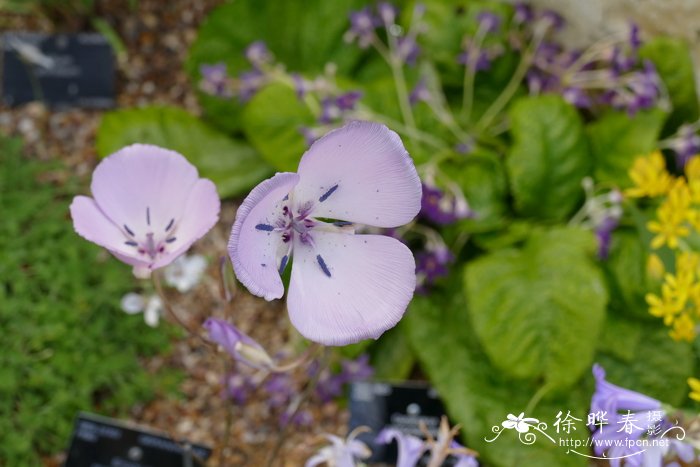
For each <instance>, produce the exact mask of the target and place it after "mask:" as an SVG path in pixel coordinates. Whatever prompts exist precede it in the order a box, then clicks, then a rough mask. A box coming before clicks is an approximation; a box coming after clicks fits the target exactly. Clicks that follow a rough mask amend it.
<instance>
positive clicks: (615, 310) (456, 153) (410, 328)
mask: <svg viewBox="0 0 700 467" xmlns="http://www.w3.org/2000/svg"><path fill="white" fill-rule="evenodd" d="M560 13H569V16H571V12H570V11H567V10H564V11H553V10H543V9H537V8H533V7H531V6H530V5H527V4H520V3H518V4H515V5H511V4H506V3H503V2H498V1H489V0H475V1H460V0H451V1H447V2H443V1H437V0H429V1H426V2H423V3H417V2H411V1H405V2H398V3H397V4H395V5H390V4H387V3H376V4H374V3H373V4H368V3H367V2H365V1H364V0H339V1H336V2H327V1H323V0H306V1H305V2H296V1H288V2H272V1H266V2H260V1H256V0H236V1H235V2H231V3H224V4H222V5H220V6H218V7H217V8H215V9H213V10H212V11H211V12H210V14H209V15H208V16H207V17H206V19H205V20H204V22H203V23H202V25H201V27H200V29H199V31H198V33H197V37H196V40H195V41H194V43H193V45H192V47H191V48H190V49H189V53H188V57H187V60H186V62H185V65H184V66H185V69H186V71H187V74H188V76H189V78H190V81H191V85H192V86H193V87H195V88H196V89H197V98H198V103H199V107H200V108H201V118H200V117H197V116H195V115H193V114H192V113H190V112H188V111H185V110H183V109H180V108H178V107H174V106H164V105H157V106H138V107H134V108H126V109H118V110H115V111H113V112H110V113H108V114H106V115H105V116H104V117H103V119H102V122H101V124H100V127H99V129H98V130H97V136H96V138H97V141H96V147H97V152H98V154H99V156H100V157H104V156H106V155H108V154H110V153H111V152H113V151H114V150H116V149H118V148H120V147H122V146H124V145H126V144H130V143H134V142H142V143H152V144H158V145H162V146H166V147H169V148H172V149H175V150H177V151H179V152H181V153H182V154H184V155H186V156H187V157H188V159H189V160H190V161H191V162H192V163H194V164H195V165H197V167H198V168H199V170H200V173H201V175H202V176H204V177H208V178H211V179H212V180H214V182H215V183H216V184H217V187H218V189H219V194H220V195H221V196H222V197H225V198H233V199H234V200H235V199H237V198H239V197H241V196H243V195H244V194H245V193H246V192H247V190H248V189H250V188H251V187H252V186H254V185H255V184H256V183H258V182H259V181H260V180H262V179H264V178H265V177H267V176H269V175H270V174H272V173H273V172H275V171H285V170H290V169H291V170H293V169H294V168H295V167H296V165H297V163H298V159H299V157H300V156H301V154H302V153H303V152H304V150H305V149H306V148H307V147H308V145H309V144H311V143H312V142H313V140H315V139H316V138H318V137H319V136H321V135H322V134H323V133H325V132H326V131H328V130H329V129H331V128H334V127H337V126H340V125H341V124H342V123H343V122H344V121H346V120H351V119H358V118H359V119H370V120H376V121H380V122H383V123H385V124H387V125H388V126H389V127H390V128H392V129H394V130H395V131H397V132H398V133H399V134H400V135H401V136H402V138H403V140H404V142H405V144H406V146H407V148H408V149H409V152H410V153H411V155H412V157H413V159H414V160H415V162H416V165H417V166H418V170H419V173H420V175H421V178H422V180H423V184H424V186H423V201H422V210H421V214H420V216H419V219H417V220H416V222H414V223H413V224H412V225H410V226H408V227H407V228H404V229H401V230H398V231H387V232H385V233H386V234H388V235H393V236H396V237H398V238H401V239H402V240H403V241H405V242H406V243H407V244H408V245H409V246H410V247H411V248H412V249H413V250H414V252H415V254H416V262H417V268H418V270H417V273H418V279H419V283H418V286H419V287H418V290H417V291H418V292H419V294H418V295H417V296H416V297H415V299H414V301H413V303H412V304H411V306H410V308H409V311H408V313H407V315H406V317H405V319H404V320H403V321H402V322H401V323H400V324H399V325H398V326H397V327H396V328H395V329H393V330H391V331H389V332H388V333H386V334H385V335H384V336H382V338H381V339H379V340H378V341H376V342H365V343H362V344H359V345H356V346H352V347H350V348H345V349H339V350H338V351H337V352H338V355H336V357H335V358H336V361H341V360H342V359H348V360H347V361H352V360H353V359H356V358H358V356H360V355H363V354H366V355H368V356H369V357H368V358H369V364H370V365H371V367H373V369H374V376H375V377H376V378H378V379H390V380H403V379H406V378H414V377H417V378H425V379H428V380H430V382H431V383H432V384H433V385H434V386H435V387H436V388H437V390H438V392H439V393H440V395H441V397H442V398H443V399H444V401H445V403H446V405H447V409H448V412H449V414H450V416H451V417H452V419H453V421H455V422H457V423H461V424H462V426H463V431H462V435H463V437H464V441H465V444H466V446H468V447H470V448H473V449H475V450H477V451H479V453H480V457H479V460H480V461H481V462H483V463H485V464H487V465H516V464H517V465H538V466H539V465H572V466H573V465H584V464H585V460H584V459H583V458H579V457H576V456H571V455H566V454H565V450H562V449H560V448H552V447H551V446H548V445H544V444H535V445H533V446H523V445H522V444H521V443H520V442H519V441H518V440H517V438H516V437H515V436H510V435H511V434H512V433H511V434H506V435H504V437H503V439H502V440H499V443H496V444H490V443H487V442H485V441H484V437H485V436H487V435H488V434H490V432H491V431H490V430H491V426H493V425H495V424H498V423H500V422H501V421H502V419H504V418H505V416H506V414H508V413H519V412H521V411H523V410H527V412H528V413H527V415H528V416H535V417H538V418H540V419H542V420H547V421H552V420H553V419H554V416H555V414H556V413H557V412H558V411H559V410H562V409H563V408H564V409H566V410H570V411H571V412H572V413H575V414H576V415H577V416H578V417H579V418H584V419H585V417H582V415H583V414H585V413H587V410H588V406H589V402H590V398H591V394H592V393H593V389H594V378H592V376H591V373H590V368H591V366H592V365H593V363H594V362H598V363H600V364H601V365H602V366H603V367H604V368H605V369H606V371H607V378H608V379H609V380H610V381H612V382H614V383H615V384H618V385H620V386H623V387H626V388H631V389H633V390H635V391H639V392H640V393H644V394H647V395H649V396H650V397H654V398H657V399H659V400H660V401H661V402H663V403H664V404H668V405H674V406H676V407H678V408H679V409H681V410H686V411H691V413H692V411H694V412H697V409H698V405H697V402H694V401H693V400H692V399H691V398H689V397H688V386H687V384H686V380H687V378H688V377H690V376H693V375H697V373H698V361H699V360H698V358H699V355H700V346H699V345H698V342H699V341H698V339H697V337H696V333H695V323H694V320H695V319H697V312H696V311H695V309H694V308H692V307H691V305H690V301H688V302H687V303H684V305H687V306H686V307H685V308H683V307H681V308H668V307H665V308H663V307H662V308H659V307H656V308H655V303H657V302H658V303H660V304H661V305H665V303H664V302H663V300H664V297H665V296H664V293H665V292H663V290H664V289H663V287H664V286H662V283H664V282H666V283H667V285H666V286H665V287H666V289H668V288H669V287H671V286H673V284H678V283H681V284H682V285H684V286H687V287H691V286H694V285H695V281H696V279H697V277H698V276H697V273H698V271H697V261H696V259H693V258H694V256H692V255H695V253H694V252H695V251H696V250H697V248H698V245H696V244H695V243H694V242H693V241H692V240H693V237H694V236H695V231H694V228H695V227H694V225H695V224H696V223H697V219H696V218H695V217H696V216H695V215H694V214H693V215H691V213H692V212H694V211H693V210H690V208H689V206H690V204H688V201H687V199H688V196H690V199H691V203H696V202H697V200H693V198H692V192H693V189H694V188H693V186H694V181H695V180H694V177H695V176H696V175H695V172H694V171H693V170H694V167H696V165H697V162H696V160H697V159H695V154H696V153H697V152H698V150H699V149H700V140H699V138H698V135H697V130H698V126H697V123H695V122H696V121H697V119H698V99H697V93H696V89H695V85H694V82H695V79H694V72H693V70H694V66H693V61H692V54H693V53H695V52H696V51H695V50H694V49H691V48H689V46H688V43H687V42H686V41H685V40H683V39H679V38H673V37H654V36H652V35H650V34H649V28H648V27H642V28H641V29H639V28H637V27H636V26H635V25H633V24H625V25H624V27H618V28H616V29H615V30H614V31H611V32H610V33H609V34H605V36H604V37H596V38H595V40H594V41H592V42H589V43H587V44H585V46H581V47H578V48H577V47H575V46H574V47H572V46H571V45H570V44H568V43H564V42H562V37H565V36H566V34H567V31H568V28H569V25H568V23H567V22H566V21H565V19H564V16H563V15H562V14H560ZM606 32H608V30H606ZM657 150H660V151H661V152H655V151H657ZM640 156H641V157H640ZM691 172H692V175H691ZM683 173H685V174H686V175H685V177H683V176H682V174H683ZM68 189H69V190H70V188H68ZM674 190H675V191H674ZM686 191H689V192H690V193H691V195H688V194H687V193H686ZM672 193H673V194H672ZM637 198H641V199H637ZM664 203H666V204H669V203H673V206H671V207H669V208H666V209H665V210H664V208H663V205H664ZM684 203H685V204H684ZM679 204H681V205H683V206H685V208H687V209H685V208H684V209H680V210H679V209H678V206H677V205H679ZM657 209H659V210H660V211H659V213H658V219H657V218H656V217H657V214H656V213H657ZM662 211H663V212H666V214H663V216H665V217H662ZM681 214H682V215H681ZM650 222H655V223H654V224H650ZM64 227H65V226H64ZM671 227H672V228H671ZM659 235H660V236H661V239H662V240H663V241H662V240H654V237H658V236H659ZM673 238H676V239H677V242H676V241H674V240H672V239H673ZM681 240H682V241H681ZM77 241H78V240H77V239H76V242H77ZM660 242H662V243H663V245H665V246H663V247H662V248H660V249H659V248H655V247H656V246H660ZM674 245H675V246H674ZM85 248H87V246H85ZM686 249H687V250H688V252H685V250H686ZM679 250H683V251H684V253H683V255H684V256H676V254H675V253H674V252H675V251H679ZM112 266H113V265H112ZM681 266H682V267H681ZM686 266H687V267H686ZM110 267H111V266H110ZM115 267H116V266H115ZM683 268H686V269H687V268H690V269H691V270H693V271H694V272H693V274H694V275H693V274H684V273H683V271H684V270H685V269H683ZM664 272H668V273H669V274H670V276H666V277H664ZM680 276H683V277H682V278H681V277H680ZM681 279H682V280H681ZM94 280H96V281H100V283H101V280H100V279H94ZM672 282H673V284H672ZM112 285H113V284H112ZM124 292H126V285H125V290H123V291H122V290H120V291H119V293H118V294H117V292H116V291H115V295H114V296H112V295H110V299H112V298H113V299H114V300H115V301H116V302H118V300H119V298H120V297H121V296H122V295H123V293H124ZM684 292H686V291H685V290H684ZM695 292H697V291H695V289H693V293H695ZM659 293H660V294H661V296H660V298H659V296H658V294H659ZM647 294H652V295H647ZM669 296H670V295H669ZM652 297H654V298H652ZM692 300H695V297H694V295H693V296H692ZM647 301H649V302H650V303H649V304H648V303H647ZM650 304H651V305H652V309H651V313H650V309H649V305H650ZM693 304H695V302H694V301H693ZM673 305H674V306H677V303H674V304H673ZM655 316H656V317H655ZM658 317H664V318H665V320H666V321H667V322H666V324H668V325H671V326H672V333H673V334H672V335H673V336H674V337H675V338H677V339H673V338H671V337H670V336H669V330H668V329H667V328H666V327H665V326H663V325H662V323H661V322H660V321H659V320H658ZM667 317H670V318H668V319H667ZM689 320H690V322H689ZM139 324H140V323H139ZM149 332H150V330H149ZM116 340H118V339H117V338H116V337H115V341H116ZM339 374H342V371H341V373H339ZM248 377H249V375H246V374H245V373H242V372H233V373H227V374H226V375H225V378H224V375H222V379H225V381H226V383H225V385H224V387H225V390H226V394H227V400H228V401H230V402H231V403H232V404H234V405H235V404H240V403H241V402H240V401H245V400H248V398H249V397H250V395H249V394H248V392H247V391H248V390H249V388H250V385H249V381H248V380H247V378H248ZM328 377H329V381H330V383H329V387H331V388H332V391H331V392H334V393H336V394H337V393H339V390H338V388H337V386H342V384H338V381H337V380H336V379H333V377H332V375H330V374H329V375H328ZM338 379H339V378H338ZM331 383H332V384H331ZM297 384H298V382H294V381H279V380H277V379H275V380H271V381H270V382H269V384H268V385H266V387H265V388H263V392H265V395H264V396H265V398H266V401H267V402H266V403H267V404H273V405H274V403H275V402H274V401H275V400H276V397H277V396H280V395H281V396H280V397H282V398H286V399H285V401H287V402H288V399H289V393H290V392H294V391H297V392H298V390H299V388H298V385H297ZM290 388H291V389H290ZM318 397H319V399H322V396H321V395H318ZM695 399H696V400H697V398H695ZM270 401H273V402H270ZM272 412H273V413H274V414H275V417H276V420H277V419H279V417H280V416H281V415H280V411H279V410H277V409H276V408H275V410H273V411H272ZM281 414H282V415H283V414H284V412H281ZM304 417H306V415H304V416H303V417H302V418H304ZM304 421H306V420H301V419H300V420H299V422H304ZM275 423H277V421H276V422H275ZM588 436H589V431H588V430H587V427H585V426H584V425H583V424H582V425H581V426H580V427H579V429H578V430H576V431H572V432H571V437H572V438H577V439H581V440H584V439H586V438H588Z"/></svg>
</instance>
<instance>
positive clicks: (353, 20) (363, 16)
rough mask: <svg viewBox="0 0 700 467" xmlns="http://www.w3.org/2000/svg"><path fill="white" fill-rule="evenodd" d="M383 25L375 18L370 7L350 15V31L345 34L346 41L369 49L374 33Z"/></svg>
mask: <svg viewBox="0 0 700 467" xmlns="http://www.w3.org/2000/svg"><path fill="white" fill-rule="evenodd" d="M380 25H381V20H380V19H379V18H377V17H375V16H374V15H373V14H372V12H371V10H370V9H369V7H365V8H363V9H362V10H359V11H353V12H351V13H350V30H349V31H348V32H347V33H346V34H345V40H346V41H348V42H353V41H355V40H357V43H358V45H359V46H360V47H361V48H363V49H365V48H367V47H369V45H370V43H371V42H372V39H373V37H374V31H375V29H377V27H378V26H380Z"/></svg>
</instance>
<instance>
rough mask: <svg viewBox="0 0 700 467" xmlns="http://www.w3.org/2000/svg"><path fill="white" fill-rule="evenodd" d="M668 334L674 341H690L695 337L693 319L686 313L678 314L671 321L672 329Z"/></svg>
mask: <svg viewBox="0 0 700 467" xmlns="http://www.w3.org/2000/svg"><path fill="white" fill-rule="evenodd" d="M669 335H670V336H671V337H672V338H673V340H676V341H682V340H684V341H688V342H692V341H693V339H695V321H693V320H692V318H691V317H690V316H688V315H687V314H682V315H680V316H679V317H678V318H677V319H676V320H675V321H674V322H673V329H672V330H671V332H669Z"/></svg>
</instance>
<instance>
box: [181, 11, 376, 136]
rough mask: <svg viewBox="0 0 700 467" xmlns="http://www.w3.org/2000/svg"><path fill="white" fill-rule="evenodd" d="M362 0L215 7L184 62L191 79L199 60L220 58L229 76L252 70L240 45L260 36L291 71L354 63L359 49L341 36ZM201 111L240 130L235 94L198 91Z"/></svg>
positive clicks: (207, 61) (196, 77)
mask: <svg viewBox="0 0 700 467" xmlns="http://www.w3.org/2000/svg"><path fill="white" fill-rule="evenodd" d="M364 3H365V2H364V1H363V0H336V1H333V2H328V1H324V0H303V1H302V0H290V1H284V2H274V1H259V0H236V1H235V2H231V3H227V4H224V5H221V6H219V7H218V8H216V9H214V10H213V11H212V12H211V13H210V14H209V16H207V18H206V20H205V21H204V23H203V24H202V26H201V27H200V29H199V33H198V35H197V39H196V41H195V42H194V44H193V45H192V47H191V48H190V53H189V56H188V59H187V63H186V69H187V72H188V74H189V76H190V78H191V80H192V82H194V83H197V82H199V81H200V79H201V75H200V71H199V68H200V66H201V65H206V64H212V63H218V62H224V63H226V65H227V68H228V71H229V73H230V74H231V75H232V76H237V75H238V74H239V73H240V72H241V71H244V70H249V69H251V65H250V63H248V62H247V60H246V59H245V55H244V53H245V49H246V47H248V45H250V44H251V43H253V42H254V41H258V40H262V41H264V42H265V43H266V44H267V46H268V47H269V49H270V51H271V52H272V53H273V55H274V56H275V57H276V59H277V60H278V61H280V62H281V63H283V64H285V65H286V68H287V69H288V70H291V71H300V72H302V71H303V72H304V73H312V74H313V73H319V72H321V71H323V67H324V66H325V65H326V63H328V62H333V63H335V64H336V65H337V66H338V70H339V74H343V73H346V72H348V71H350V70H352V69H353V68H354V66H355V65H356V64H357V62H358V60H359V59H360V57H361V55H362V53H363V51H362V50H361V49H360V48H359V47H357V46H355V45H348V44H346V43H345V42H344V41H343V34H344V33H345V31H346V30H348V29H349V27H350V24H349V20H348V13H349V12H350V11H351V10H357V9H360V8H361V7H362V6H364ZM200 98H201V101H200V102H201V104H202V106H203V107H204V110H205V113H206V116H207V118H208V119H210V120H211V121H212V122H214V123H215V124H216V126H217V127H220V128H223V129H226V130H228V131H235V130H238V129H240V126H241V123H242V122H241V120H240V112H241V109H242V106H241V105H240V103H239V102H238V101H237V100H236V99H229V100H224V99H219V98H215V97H212V96H207V95H204V94H200Z"/></svg>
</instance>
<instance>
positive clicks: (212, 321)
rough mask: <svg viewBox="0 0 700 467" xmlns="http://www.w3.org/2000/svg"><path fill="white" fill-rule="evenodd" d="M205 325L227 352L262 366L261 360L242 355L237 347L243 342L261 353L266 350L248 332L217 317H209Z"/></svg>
mask: <svg viewBox="0 0 700 467" xmlns="http://www.w3.org/2000/svg"><path fill="white" fill-rule="evenodd" d="M203 326H204V328H205V329H206V330H207V332H208V333H209V338H210V339H211V340H212V341H214V342H216V343H217V344H219V345H220V346H221V347H223V348H224V350H225V351H226V353H228V354H229V355H230V356H231V357H232V358H234V359H235V360H238V361H240V362H243V363H246V364H248V365H250V366H253V367H259V366H260V365H259V362H253V361H251V360H250V359H248V358H246V357H245V356H244V355H242V354H241V352H240V350H239V348H238V347H237V344H238V343H239V342H240V343H241V344H245V345H246V346H249V347H252V348H254V349H257V350H258V351H260V352H261V354H262V353H264V352H265V350H264V349H263V348H262V346H261V345H260V344H258V343H257V342H256V341H255V340H253V339H252V338H251V337H249V336H248V335H247V334H245V333H244V332H242V331H241V330H239V329H238V328H237V327H235V326H233V325H232V324H230V323H228V322H226V321H224V320H222V319H217V318H208V319H207V320H206V321H205V322H204V325H203Z"/></svg>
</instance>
